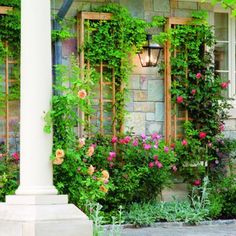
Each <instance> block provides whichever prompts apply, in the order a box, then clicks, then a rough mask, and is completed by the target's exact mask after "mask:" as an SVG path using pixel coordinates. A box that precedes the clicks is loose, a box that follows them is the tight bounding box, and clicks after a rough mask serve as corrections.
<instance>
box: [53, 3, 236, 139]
mask: <svg viewBox="0 0 236 236" xmlns="http://www.w3.org/2000/svg"><path fill="white" fill-rule="evenodd" d="M109 2H116V3H119V4H121V5H122V6H124V7H126V8H128V9H129V11H130V12H131V13H132V15H133V16H134V17H138V18H141V19H145V20H146V21H151V19H152V17H153V16H164V17H167V18H169V17H172V18H173V17H177V18H179V17H180V18H188V17H191V16H192V12H194V11H199V10H204V11H207V13H208V15H209V17H208V22H209V24H210V25H213V26H214V29H215V36H216V46H215V51H214V57H215V69H216V71H217V73H218V74H219V75H220V76H222V77H223V78H224V79H225V80H226V81H228V80H229V81H230V83H229V87H228V91H227V93H226V95H225V96H228V97H229V98H234V97H235V88H236V83H235V72H236V69H235V45H236V44H235V43H236V39H235V37H236V36H235V35H236V34H235V18H234V17H231V12H230V11H229V10H225V9H223V8H222V7H221V6H212V5H211V4H210V2H209V1H206V2H204V3H203V2H202V1H197V0H195V1H194V0H192V1H191V0H182V1H178V0H128V1H126V0H120V1H118V0H117V1H109ZM107 3H108V1H103V0H99V1H98V0H97V1H74V2H73V4H72V6H71V7H70V9H69V11H68V13H67V16H68V17H71V16H72V17H73V16H77V13H78V11H91V10H93V9H95V8H96V7H99V6H102V5H105V4H107ZM61 4H62V1H57V0H54V1H53V2H52V9H53V12H54V13H56V12H57V9H59V8H60V6H61ZM78 37H79V34H78ZM77 40H78V39H76V38H75V39H71V40H68V41H65V42H63V43H62V63H63V64H68V63H69V57H70V55H71V53H76V52H77V48H76V46H77V44H76V41H77ZM161 60H162V61H164V53H163V52H162V59H161ZM161 60H159V62H161ZM133 65H134V67H133V71H132V74H131V76H130V79H129V101H128V103H127V105H126V109H127V111H128V115H127V118H126V121H125V129H126V130H130V128H132V131H133V132H134V133H135V134H142V133H145V134H146V135H150V134H152V133H153V132H158V133H160V134H162V135H164V136H165V135H166V129H165V126H166V119H167V115H166V113H167V112H168V111H167V110H166V107H165V78H164V77H165V76H164V74H163V73H160V72H159V69H160V63H159V65H157V67H142V66H141V64H140V60H139V57H138V55H136V56H135V57H134V58H133ZM232 104H233V109H231V111H230V115H231V117H230V119H229V120H227V121H225V131H224V132H225V134H226V136H228V137H231V138H232V137H235V136H236V120H235V118H236V110H235V105H236V103H235V102H234V101H232ZM180 125H181V124H180Z"/></svg>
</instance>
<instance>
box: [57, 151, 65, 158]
mask: <svg viewBox="0 0 236 236" xmlns="http://www.w3.org/2000/svg"><path fill="white" fill-rule="evenodd" d="M64 156H65V152H64V151H63V150H62V149H57V150H56V158H64Z"/></svg>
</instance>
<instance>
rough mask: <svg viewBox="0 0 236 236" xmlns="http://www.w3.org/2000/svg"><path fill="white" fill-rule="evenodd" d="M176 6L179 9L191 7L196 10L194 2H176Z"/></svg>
mask: <svg viewBox="0 0 236 236" xmlns="http://www.w3.org/2000/svg"><path fill="white" fill-rule="evenodd" d="M178 8H180V9H191V10H196V9H197V8H198V5H197V3H196V2H191V1H189V2H181V1H179V2H178Z"/></svg>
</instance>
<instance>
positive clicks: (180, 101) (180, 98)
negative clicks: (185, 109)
mask: <svg viewBox="0 0 236 236" xmlns="http://www.w3.org/2000/svg"><path fill="white" fill-rule="evenodd" d="M183 101H184V98H183V97H182V96H178V97H177V98H176V102H177V103H182V102H183Z"/></svg>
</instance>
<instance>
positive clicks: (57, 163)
mask: <svg viewBox="0 0 236 236" xmlns="http://www.w3.org/2000/svg"><path fill="white" fill-rule="evenodd" d="M63 161H64V159H63V158H58V157H56V158H55V159H54V160H53V162H52V163H53V164H54V165H61V164H62V163H63Z"/></svg>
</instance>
